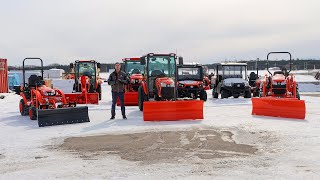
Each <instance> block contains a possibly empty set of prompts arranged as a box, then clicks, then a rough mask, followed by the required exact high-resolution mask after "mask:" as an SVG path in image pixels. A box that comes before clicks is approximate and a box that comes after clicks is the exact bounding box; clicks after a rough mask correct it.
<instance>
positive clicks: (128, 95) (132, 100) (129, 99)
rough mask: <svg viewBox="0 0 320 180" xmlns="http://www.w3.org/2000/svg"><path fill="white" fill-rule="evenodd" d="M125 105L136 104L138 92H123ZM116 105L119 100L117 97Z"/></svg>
mask: <svg viewBox="0 0 320 180" xmlns="http://www.w3.org/2000/svg"><path fill="white" fill-rule="evenodd" d="M124 105H125V106H138V92H125V93H124ZM117 106H120V100H119V98H118V99H117Z"/></svg>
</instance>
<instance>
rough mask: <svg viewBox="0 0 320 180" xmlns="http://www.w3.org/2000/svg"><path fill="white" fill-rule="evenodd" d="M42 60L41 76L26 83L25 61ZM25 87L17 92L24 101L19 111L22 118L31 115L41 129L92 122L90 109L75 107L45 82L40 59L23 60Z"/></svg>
mask: <svg viewBox="0 0 320 180" xmlns="http://www.w3.org/2000/svg"><path fill="white" fill-rule="evenodd" d="M26 60H40V62H41V76H38V75H36V74H33V75H31V76H30V77H29V78H28V83H26V82H25V61H26ZM22 68H23V86H21V88H20V90H19V91H17V92H16V93H17V94H20V96H21V97H22V99H21V100H20V103H19V110H20V114H21V115H22V116H25V115H29V117H30V119H31V120H38V125H39V127H43V126H52V125H59V124H72V123H80V122H90V120H89V116H88V107H75V106H76V104H75V103H71V102H69V101H68V98H66V96H65V94H64V93H63V92H62V91H61V90H59V89H52V88H50V87H47V86H46V85H45V82H44V81H43V61H42V59H40V58H25V59H24V60H23V65H22Z"/></svg>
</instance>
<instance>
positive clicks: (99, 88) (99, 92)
mask: <svg viewBox="0 0 320 180" xmlns="http://www.w3.org/2000/svg"><path fill="white" fill-rule="evenodd" d="M97 92H98V94H99V100H101V95H102V94H101V84H99V85H98V88H97Z"/></svg>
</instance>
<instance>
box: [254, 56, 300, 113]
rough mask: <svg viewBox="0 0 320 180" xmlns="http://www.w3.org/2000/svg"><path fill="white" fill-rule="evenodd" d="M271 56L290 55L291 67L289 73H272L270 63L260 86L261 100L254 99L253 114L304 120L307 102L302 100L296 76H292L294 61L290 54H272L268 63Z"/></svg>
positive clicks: (284, 69) (283, 71) (284, 71)
mask: <svg viewBox="0 0 320 180" xmlns="http://www.w3.org/2000/svg"><path fill="white" fill-rule="evenodd" d="M271 54H288V55H289V56H290V63H289V67H290V70H289V71H287V70H286V68H283V69H282V71H275V72H274V73H271V72H270V70H269V63H267V70H268V72H269V74H270V75H268V74H266V75H265V76H264V79H262V80H261V84H260V94H259V95H260V98H252V114H253V115H263V116H274V117H284V118H296V119H304V118H305V114H306V108H305V102H304V101H303V100H300V95H299V91H298V84H297V81H296V79H295V76H294V75H293V74H291V73H290V72H291V69H292V62H291V61H292V60H291V57H292V56H291V54H290V53H289V52H270V53H268V55H267V62H269V56H270V55H271Z"/></svg>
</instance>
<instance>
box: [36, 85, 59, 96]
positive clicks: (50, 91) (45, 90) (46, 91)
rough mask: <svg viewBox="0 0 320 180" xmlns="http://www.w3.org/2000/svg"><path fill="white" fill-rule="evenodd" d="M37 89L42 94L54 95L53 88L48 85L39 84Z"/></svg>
mask: <svg viewBox="0 0 320 180" xmlns="http://www.w3.org/2000/svg"><path fill="white" fill-rule="evenodd" d="M38 90H39V91H40V92H41V94H42V95H44V96H50V95H54V94H55V90H53V89H51V88H50V87H47V86H40V87H38Z"/></svg>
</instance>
